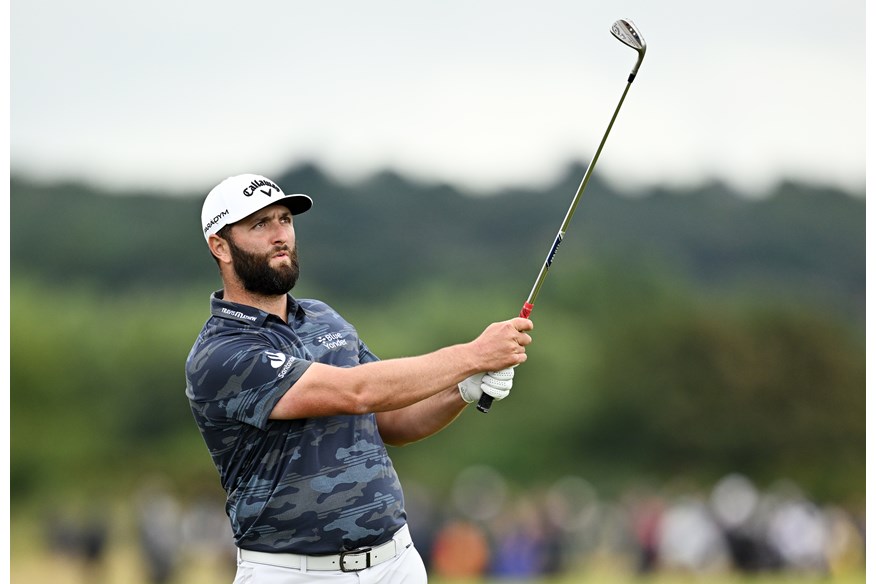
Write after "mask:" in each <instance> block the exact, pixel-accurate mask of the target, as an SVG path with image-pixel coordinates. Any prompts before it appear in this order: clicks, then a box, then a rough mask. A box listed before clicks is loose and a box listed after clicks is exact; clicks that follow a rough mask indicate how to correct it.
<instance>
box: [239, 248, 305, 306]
mask: <svg viewBox="0 0 876 584" xmlns="http://www.w3.org/2000/svg"><path fill="white" fill-rule="evenodd" d="M227 241H228V248H229V251H230V252H231V259H232V261H233V265H234V272H235V273H236V274H237V277H238V278H240V281H241V283H242V284H243V287H244V288H245V289H246V290H247V291H248V292H252V293H253V294H259V295H261V296H280V295H282V294H286V293H288V292H289V291H290V290H291V289H292V288H294V287H295V283H296V282H297V281H298V272H299V269H298V245H297V244H295V246H294V247H293V248H292V249H291V250H290V249H289V247H288V246H285V245H284V246H281V247H275V248H274V249H272V250H271V251H270V252H269V253H267V254H264V255H261V254H257V253H250V252H248V251H246V250H243V249H241V248H239V247H237V245H235V244H234V242H233V241H232V240H231V239H230V238H229V239H228V240H227ZM280 251H285V252H287V253H288V254H289V264H290V265H288V266H287V265H281V266H280V267H278V268H274V267H272V266H271V257H272V256H273V255H274V254H276V253H277V252H280Z"/></svg>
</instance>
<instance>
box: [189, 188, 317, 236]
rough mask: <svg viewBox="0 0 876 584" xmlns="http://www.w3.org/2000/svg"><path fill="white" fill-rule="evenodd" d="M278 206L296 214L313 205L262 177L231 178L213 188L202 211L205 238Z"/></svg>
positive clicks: (299, 195) (300, 195)
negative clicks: (260, 211)
mask: <svg viewBox="0 0 876 584" xmlns="http://www.w3.org/2000/svg"><path fill="white" fill-rule="evenodd" d="M274 203H282V204H283V205H286V206H287V207H289V210H290V211H292V214H293V215H298V214H300V213H304V212H305V211H307V210H308V209H310V207H311V206H312V205H313V200H312V199H311V198H310V197H308V196H307V195H304V194H301V193H297V194H294V195H287V194H286V193H284V192H283V189H281V188H280V187H279V186H277V183H275V182H274V181H272V180H271V179H269V178H265V177H263V176H261V175H259V174H238V175H237V176H230V177H228V178H226V179H225V180H223V181H222V182H221V183H219V184H218V185H216V186H215V187H213V190H212V191H210V192H209V193H208V194H207V198H206V199H204V206H203V207H202V208H201V226H202V228H203V230H204V239H210V236H211V235H213V234H214V233H216V232H217V231H219V230H220V229H222V228H223V227H225V226H226V225H230V224H231V223H237V222H238V221H240V220H241V219H243V218H245V217H249V216H250V215H252V214H253V213H255V212H256V211H258V210H259V209H263V208H265V207H267V206H268V205H273V204H274Z"/></svg>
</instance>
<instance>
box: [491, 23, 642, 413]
mask: <svg viewBox="0 0 876 584" xmlns="http://www.w3.org/2000/svg"><path fill="white" fill-rule="evenodd" d="M611 34H612V35H614V37H615V38H617V39H618V40H619V41H620V42H622V43H623V44H625V45H627V46H628V47H632V48H633V49H635V50H636V52H637V53H638V54H639V58H638V59H637V60H636V65H635V66H634V67H633V70H632V72H630V75H629V77H628V78H627V85H626V87H624V92H623V94H622V95H621V98H620V101H619V102H618V104H617V107H616V108H615V110H614V115H612V116H611V121H610V122H609V123H608V128H606V130H605V134H603V136H602V141H601V142H600V143H599V147H598V148H597V149H596V153H595V154H594V155H593V158H591V159H590V164H589V165H588V166H587V171H586V172H585V173H584V178H583V179H582V180H581V184H580V186H579V187H578V191H577V192H576V193H575V197H574V198H573V199H572V204H571V205H570V206H569V210H568V211H566V217H565V218H564V219H563V223H562V225H560V230H559V231H558V232H557V236H556V238H555V239H554V242H553V244H552V245H551V247H550V251H548V254H547V258H545V260H544V264H543V265H542V267H541V270H540V271H539V273H538V277H537V278H536V279H535V284H534V285H533V286H532V290H531V291H530V292H529V297H528V298H527V299H526V302H524V304H523V308H522V309H521V310H520V316H521V317H523V318H529V315H530V313H531V312H532V309H533V307H534V305H535V298H536V297H537V296H538V292H539V290H541V285H542V284H543V283H544V280H545V278H546V277H547V273H548V270H549V269H550V267H551V264H552V263H553V261H554V256H555V255H556V253H557V249H558V248H559V247H560V244H561V243H562V242H563V237H565V236H566V229H567V228H568V227H569V222H570V221H571V220H572V215H574V214H575V209H576V208H577V207H578V202H579V201H580V200H581V195H582V194H583V193H584V189H586V188H587V182H588V181H589V180H590V175H591V174H592V173H593V168H594V167H595V166H596V160H597V159H598V158H599V154H600V153H601V152H602V147H603V146H604V145H605V140H606V139H607V138H608V133H609V132H611V127H612V126H613V125H614V120H615V118H617V114H618V112H619V111H620V108H621V106H622V105H623V103H624V99H625V98H626V97H627V92H628V91H629V90H630V85H632V83H633V80H634V79H635V78H636V73H638V71H639V65H641V64H642V59H644V58H645V39H644V37H642V33H640V32H639V29H637V28H636V26H635V25H634V24H633V23H632V21H630V20H628V19H624V18H622V19H620V20H618V21H616V22H615V23H614V24H613V25H611ZM492 404H493V398H492V396H489V395H487V394H486V393H483V394H481V398H480V400H479V401H478V410H479V411H481V412H483V413H487V412H489V411H490V407H491V406H492Z"/></svg>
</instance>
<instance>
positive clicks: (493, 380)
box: [459, 367, 514, 403]
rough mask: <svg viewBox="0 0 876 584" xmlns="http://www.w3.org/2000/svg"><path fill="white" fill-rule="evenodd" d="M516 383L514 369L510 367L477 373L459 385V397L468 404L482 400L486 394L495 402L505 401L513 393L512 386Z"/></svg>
mask: <svg viewBox="0 0 876 584" xmlns="http://www.w3.org/2000/svg"><path fill="white" fill-rule="evenodd" d="M513 382H514V368H513V367H508V368H507V369H502V370H501V371H488V372H487V373H475V374H474V375H472V376H471V377H467V378H466V379H464V380H463V381H462V382H461V383H460V384H459V395H461V396H462V399H464V400H465V401H466V402H468V403H472V402H476V401H478V400H479V399H481V394H482V393H486V394H487V395H489V396H490V397H492V398H493V399H494V400H500V399H505V398H506V397H508V394H509V393H511V385H512V384H513Z"/></svg>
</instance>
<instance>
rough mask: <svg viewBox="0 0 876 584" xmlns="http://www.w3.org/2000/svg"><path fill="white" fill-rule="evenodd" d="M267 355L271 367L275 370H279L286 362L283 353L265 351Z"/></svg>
mask: <svg viewBox="0 0 876 584" xmlns="http://www.w3.org/2000/svg"><path fill="white" fill-rule="evenodd" d="M265 355H267V356H268V359H269V360H270V361H271V367H273V368H274V369H279V368H280V367H282V366H283V363H285V362H286V355H284V354H283V353H274V352H272V351H265Z"/></svg>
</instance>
